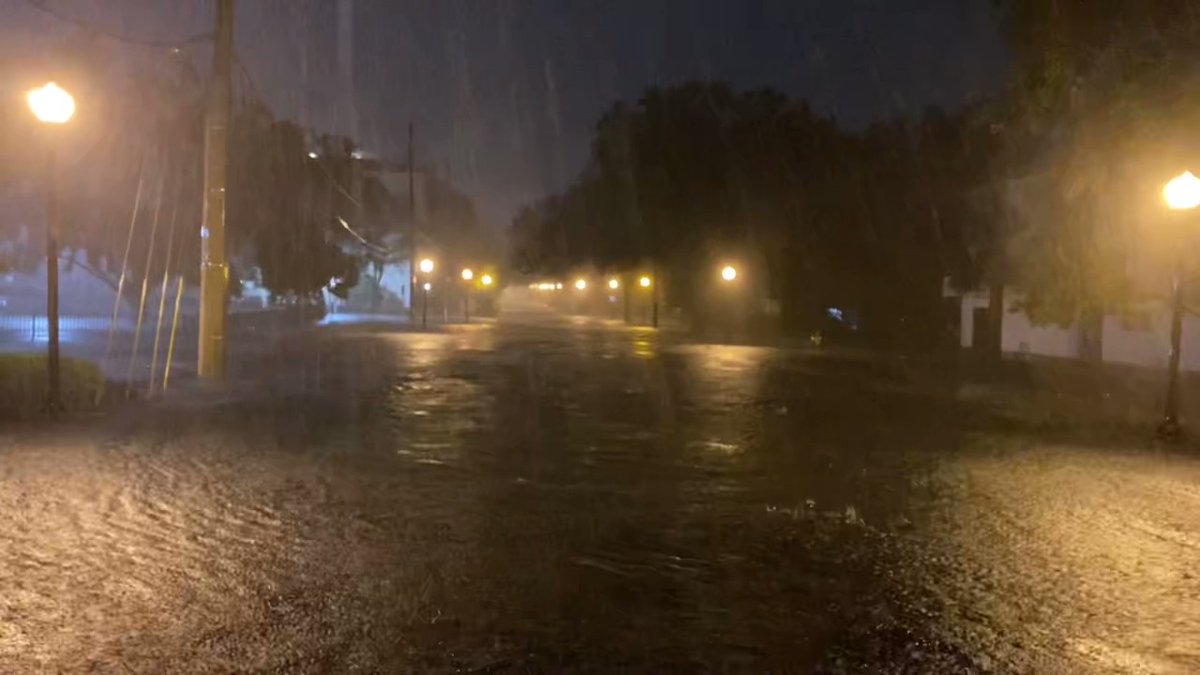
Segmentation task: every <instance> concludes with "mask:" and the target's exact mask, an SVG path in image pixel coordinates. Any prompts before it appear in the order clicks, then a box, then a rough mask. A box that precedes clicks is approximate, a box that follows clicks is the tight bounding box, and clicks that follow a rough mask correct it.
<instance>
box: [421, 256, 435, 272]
mask: <svg viewBox="0 0 1200 675" xmlns="http://www.w3.org/2000/svg"><path fill="white" fill-rule="evenodd" d="M417 269H419V270H421V271H422V272H424V273H425V274H429V273H430V272H432V271H433V261H432V260H430V259H429V258H425V259H424V260H422V261H421V262H420V264H418V265H417Z"/></svg>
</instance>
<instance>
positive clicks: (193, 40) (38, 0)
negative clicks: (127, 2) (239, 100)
mask: <svg viewBox="0 0 1200 675" xmlns="http://www.w3.org/2000/svg"><path fill="white" fill-rule="evenodd" d="M25 1H26V2H27V3H28V4H29V6H31V7H33V8H34V9H37V10H38V11H40V12H44V13H46V14H49V15H50V16H52V17H54V18H56V19H58V20H59V21H62V22H64V23H69V24H72V25H74V26H78V27H80V28H83V29H85V30H87V31H90V32H92V33H96V34H99V35H103V36H105V37H107V38H111V39H113V40H116V41H118V42H124V43H126V44H131V45H137V46H139V47H150V48H153V49H178V48H181V47H187V46H190V45H193V44H197V43H200V42H206V41H208V40H211V39H212V33H200V34H197V35H192V36H189V37H185V38H180V39H178V40H158V39H153V38H142V37H134V36H130V35H122V34H121V33H117V32H114V31H111V30H107V29H105V28H99V27H97V26H94V25H92V24H91V23H89V22H88V21H86V20H84V19H80V18H77V17H73V16H70V15H68V14H64V13H62V12H61V11H59V10H57V9H54V8H53V7H50V6H48V5H47V4H46V0H25Z"/></svg>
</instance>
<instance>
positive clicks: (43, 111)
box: [25, 82, 75, 124]
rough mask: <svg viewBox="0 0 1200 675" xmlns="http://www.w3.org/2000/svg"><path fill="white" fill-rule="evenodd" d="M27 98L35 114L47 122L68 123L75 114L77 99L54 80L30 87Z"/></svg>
mask: <svg viewBox="0 0 1200 675" xmlns="http://www.w3.org/2000/svg"><path fill="white" fill-rule="evenodd" d="M25 100H26V101H27V102H28V103H29V109H30V110H32V111H33V116H34V117H36V118H38V120H39V121H41V122H45V123H46V124H66V123H67V122H68V121H69V120H70V119H71V117H72V116H74V115H75V99H74V98H73V97H72V96H71V95H70V94H69V93H67V90H66V89H63V88H62V87H60V86H58V85H57V84H55V83H53V82H47V83H46V84H44V85H42V86H40V87H38V88H37V89H30V90H29V91H28V92H27V93H26V94H25Z"/></svg>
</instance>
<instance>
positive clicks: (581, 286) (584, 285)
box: [575, 279, 587, 291]
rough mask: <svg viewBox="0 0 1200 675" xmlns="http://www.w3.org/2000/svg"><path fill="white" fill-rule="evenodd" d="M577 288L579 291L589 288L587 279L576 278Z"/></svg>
mask: <svg viewBox="0 0 1200 675" xmlns="http://www.w3.org/2000/svg"><path fill="white" fill-rule="evenodd" d="M575 290H577V291H585V290H587V280H586V279H576V280H575Z"/></svg>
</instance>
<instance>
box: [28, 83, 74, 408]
mask: <svg viewBox="0 0 1200 675" xmlns="http://www.w3.org/2000/svg"><path fill="white" fill-rule="evenodd" d="M25 100H26V102H28V103H29V109H30V110H31V111H32V112H33V116H34V117H36V118H37V119H38V121H40V122H42V123H43V124H52V125H62V124H66V123H67V122H68V121H69V120H70V119H71V117H72V116H74V115H75V99H74V98H73V97H72V96H71V94H69V93H67V90H65V89H63V88H62V87H60V86H58V85H57V84H55V83H53V82H47V83H46V84H44V85H42V86H40V87H38V88H37V89H31V90H29V92H27V93H26V94H25ZM54 146H55V143H54V139H53V138H51V139H50V141H49V143H48V147H47V148H46V329H47V333H48V338H49V341H48V345H47V353H46V377H47V389H48V391H47V401H46V408H47V410H48V411H49V412H50V414H51V415H55V414H57V413H58V412H59V411H60V410H61V409H62V397H61V396H60V387H59V385H60V383H61V377H60V372H61V366H60V359H59V348H58V229H59V222H58V221H59V214H58V199H57V196H56V192H57V190H56V187H57V186H56V184H55V169H54V155H55V147H54Z"/></svg>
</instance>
